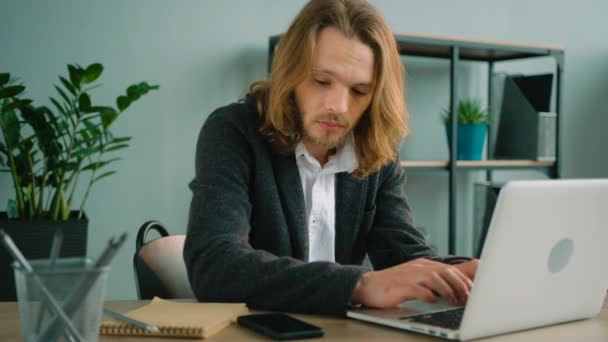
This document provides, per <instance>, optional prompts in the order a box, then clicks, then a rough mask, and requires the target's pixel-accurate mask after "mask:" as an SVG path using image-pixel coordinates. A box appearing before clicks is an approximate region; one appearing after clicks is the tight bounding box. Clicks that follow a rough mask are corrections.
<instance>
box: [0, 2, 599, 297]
mask: <svg viewBox="0 0 608 342" xmlns="http://www.w3.org/2000/svg"><path fill="white" fill-rule="evenodd" d="M372 2H373V3H374V4H375V5H376V6H377V7H378V8H379V9H380V10H381V11H382V12H383V13H384V14H385V15H386V17H387V20H388V21H389V23H390V25H391V26H392V28H393V29H394V31H399V32H421V33H429V34H441V35H453V36H465V37H470V38H479V39H489V40H508V41H521V42H529V43H541V44H550V45H561V46H563V47H564V48H565V49H566V69H565V70H566V73H565V88H564V96H565V98H564V127H565V131H564V134H563V137H564V140H563V148H564V150H563V151H564V164H563V166H564V168H563V171H564V175H565V176H566V177H607V176H608V157H607V156H606V153H605V152H604V149H603V147H604V146H605V143H603V136H604V134H603V133H604V132H603V131H604V129H605V128H606V127H607V123H608V116H607V115H606V114H608V113H607V110H606V108H608V99H607V97H606V96H605V94H604V93H605V89H606V88H608V62H607V61H608V44H606V43H607V41H606V38H605V36H604V34H605V25H604V24H602V22H603V19H604V15H605V13H608V3H607V2H605V1H602V0H595V1H594V0H581V1H578V2H577V4H574V3H573V2H572V1H567V0H559V1H550V0H542V1H541V0H539V1H534V2H532V1H523V0H517V1H498V0H462V1H441V0H376V1H372ZM303 3H304V1H303V0H299V1H284V0H255V1H250V0H240V1H239V0H228V1H225V0H224V1H210V0H209V1H205V0H200V1H194V0H190V1H179V2H170V1H161V0H131V1H121V0H106V1H77V0H57V1H52V2H51V1H33V0H25V1H18V0H5V1H2V2H1V3H0V46H1V48H0V71H9V72H11V73H12V74H13V75H15V76H19V77H20V78H21V79H22V81H23V82H24V83H25V84H26V85H27V86H28V89H29V93H28V96H30V97H31V98H33V99H36V100H38V101H39V103H40V104H44V103H48V100H47V98H48V96H49V95H51V93H52V84H53V83H55V82H57V75H58V74H60V73H61V74H65V73H66V69H65V65H66V64H67V63H75V62H76V63H80V64H81V65H86V64H89V63H92V62H101V63H102V64H103V65H104V66H105V68H106V71H105V72H104V75H102V82H103V87H102V88H100V89H98V90H97V91H96V92H95V93H94V99H97V100H98V101H99V102H102V103H103V102H108V101H112V99H113V98H114V97H115V96H116V95H118V94H119V93H121V92H123V91H124V89H125V88H126V87H127V86H128V85H129V84H131V83H133V82H138V81H141V80H146V81H149V82H152V83H158V84H160V85H161V89H160V90H159V91H157V92H153V93H151V94H149V95H147V96H145V97H144V98H143V99H142V100H140V102H139V103H136V104H135V105H134V106H133V107H131V108H129V110H128V111H127V113H126V115H125V116H124V117H122V118H121V119H120V121H119V122H117V123H116V124H115V126H114V130H115V133H116V134H118V135H131V136H133V141H132V146H131V148H130V149H129V150H127V151H126V152H125V153H123V155H122V156H123V157H124V160H123V161H121V162H120V163H119V164H117V168H118V171H119V173H118V174H117V175H115V176H113V177H111V178H108V179H106V180H105V181H104V182H103V183H100V184H99V186H97V187H96V188H94V189H93V194H92V196H91V198H90V200H89V203H88V206H87V213H88V215H89V218H90V238H89V252H90V254H91V255H92V256H96V255H98V253H99V252H100V251H101V248H102V247H103V245H104V244H105V242H106V240H107V239H108V238H109V237H110V236H112V235H116V234H118V233H120V232H123V231H129V232H130V238H129V241H128V243H127V245H126V246H125V248H123V250H122V251H121V253H120V254H119V255H118V257H117V259H116V260H115V262H114V263H113V270H112V273H111V275H110V279H109V284H108V294H107V297H108V298H109V299H123V298H134V297H135V289H134V284H133V275H132V273H133V272H132V265H131V259H132V256H133V251H134V238H135V232H136V229H137V228H138V227H139V225H140V224H141V223H143V222H144V221H145V220H147V219H152V218H155V219H159V220H161V221H162V222H164V223H165V224H166V225H167V226H168V227H170V229H171V231H172V233H183V232H185V226H186V222H187V212H188V206H189V200H190V192H189V190H188V188H187V184H188V182H189V181H190V179H191V178H192V176H193V161H194V146H195V142H196V138H197V134H198V130H199V128H200V126H201V124H202V123H203V121H204V120H205V118H206V117H207V115H208V114H209V113H210V112H211V111H212V110H213V109H214V108H216V107H218V106H221V105H223V104H226V103H228V102H231V101H233V100H236V99H237V98H239V97H240V96H242V95H243V94H244V92H245V90H246V88H247V86H248V84H249V83H250V82H251V81H253V80H255V79H259V78H263V77H264V76H265V74H266V60H267V56H266V54H267V49H268V45H267V44H268V37H269V36H270V35H272V34H276V33H280V32H283V31H284V30H285V29H286V28H287V25H288V24H289V22H290V20H291V18H292V17H293V16H294V15H295V14H296V13H297V11H298V10H299V8H300V7H301V5H302V4H303ZM405 63H406V66H407V67H408V68H410V69H411V72H410V73H409V76H408V81H409V84H408V87H409V92H408V101H409V102H410V108H411V110H412V115H413V116H417V117H423V116H435V115H437V113H438V111H440V110H441V108H443V107H445V106H446V105H447V92H448V90H447V89H448V88H447V87H448V83H447V77H446V76H447V75H445V74H444V70H446V67H445V66H442V65H437V64H436V63H434V62H424V61H422V62H421V61H415V60H414V59H411V61H410V60H409V59H408V58H406V59H405ZM477 68H478V67H476V66H465V67H464V68H463V71H462V73H463V75H465V76H466V77H465V79H467V80H470V82H471V84H469V86H470V87H471V88H470V90H469V91H470V92H472V93H473V94H483V93H484V90H483V88H482V86H480V85H479V84H480V82H479V81H478V78H479V75H483V70H481V71H479V70H478V69H477ZM481 77H483V76H481ZM414 124H415V126H414V129H417V126H419V125H428V127H430V129H429V130H428V131H427V130H426V128H424V129H423V127H420V130H419V131H415V132H414V134H415V135H416V134H419V135H425V136H427V138H428V139H430V140H429V141H433V142H434V143H433V145H434V146H432V148H429V149H428V152H429V155H431V157H433V155H437V156H441V155H444V157H445V156H447V147H445V145H444V144H443V142H444V141H445V137H444V136H443V131H442V129H441V127H440V126H433V125H432V121H431V122H430V123H429V122H428V121H425V120H422V121H421V123H417V122H415V123H414ZM427 138H424V139H423V140H422V141H421V142H420V143H418V142H417V144H418V146H419V148H416V149H414V151H417V153H420V151H424V152H426V151H427V150H426V149H427V148H428V146H426V145H431V144H427V143H425V142H424V140H426V139H427ZM412 144H414V143H413V142H412ZM412 153H415V152H412ZM461 177H462V178H469V177H473V178H475V177H477V176H475V175H462V176H461ZM409 179H410V181H409V184H408V192H409V195H410V199H411V201H412V203H413V207H414V209H415V213H416V216H417V220H418V222H419V224H420V225H421V226H424V227H425V228H427V229H428V230H430V234H431V238H432V239H433V241H434V243H436V244H437V245H438V247H440V249H441V250H443V251H445V248H446V246H447V245H446V240H445V224H446V223H447V205H446V204H447V201H446V198H447V195H446V189H447V176H446V175H445V174H444V173H441V172H439V173H412V174H410V178H409ZM10 196H12V189H11V185H10V181H9V179H8V177H6V176H5V175H0V210H2V209H3V207H4V206H5V203H6V200H7V198H8V197H10ZM462 210H464V211H466V212H468V208H463V209H462ZM437 213H440V215H437ZM443 213H445V215H441V214H443ZM444 217H445V218H446V219H445V220H444V219H443V218H444ZM463 223H464V224H466V223H467V221H466V220H465V221H463ZM463 229H464V228H463ZM459 247H460V248H462V249H463V250H464V249H466V248H467V245H466V242H461V243H460V244H459Z"/></svg>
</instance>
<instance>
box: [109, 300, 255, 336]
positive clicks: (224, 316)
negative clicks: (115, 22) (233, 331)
mask: <svg viewBox="0 0 608 342" xmlns="http://www.w3.org/2000/svg"><path fill="white" fill-rule="evenodd" d="M247 311H248V310H247V307H246V306H245V304H243V303H191V302H174V301H168V300H164V299H160V298H158V297H154V299H152V301H151V302H150V303H149V304H148V305H145V306H143V307H141V308H139V309H136V310H133V311H129V312H127V313H125V314H124V315H125V316H128V317H131V318H134V319H136V320H139V321H142V322H145V323H148V324H153V325H155V326H157V327H158V329H159V332H150V331H146V330H144V329H142V328H138V327H136V326H133V325H131V324H128V323H124V322H122V321H119V320H117V319H113V318H112V319H108V320H104V321H103V322H102V323H101V326H100V327H99V333H100V334H101V335H117V336H150V337H153V336H155V337H177V338H196V339H204V338H207V337H209V336H211V335H213V334H215V333H217V332H219V331H220V330H222V329H223V328H225V327H226V326H228V325H229V324H230V323H232V322H234V321H235V320H236V317H237V316H239V315H241V314H244V313H247Z"/></svg>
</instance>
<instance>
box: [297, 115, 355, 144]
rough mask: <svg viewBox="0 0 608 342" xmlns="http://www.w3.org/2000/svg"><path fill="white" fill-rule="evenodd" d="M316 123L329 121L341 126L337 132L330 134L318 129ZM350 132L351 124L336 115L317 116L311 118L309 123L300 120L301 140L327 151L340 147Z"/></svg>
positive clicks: (330, 132) (327, 131)
mask: <svg viewBox="0 0 608 342" xmlns="http://www.w3.org/2000/svg"><path fill="white" fill-rule="evenodd" d="M318 121H330V122H335V123H337V124H339V125H340V126H342V127H341V128H340V129H339V130H337V131H335V132H332V131H329V130H324V129H322V128H320V127H319V126H318V124H317V122H318ZM351 130H352V123H350V122H349V121H348V120H347V119H346V118H344V117H343V116H342V115H337V114H319V115H316V116H314V117H312V118H311V119H310V120H309V121H307V122H304V120H303V119H302V137H303V139H305V140H307V141H309V142H311V143H313V144H315V145H319V146H322V147H325V148H328V149H332V148H336V147H338V146H340V145H341V144H342V143H343V142H344V140H345V139H346V137H347V136H348V134H349V133H350V131H351Z"/></svg>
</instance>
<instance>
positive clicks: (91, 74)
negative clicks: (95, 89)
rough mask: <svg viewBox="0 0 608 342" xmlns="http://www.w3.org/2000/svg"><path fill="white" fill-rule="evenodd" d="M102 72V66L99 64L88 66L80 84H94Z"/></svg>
mask: <svg viewBox="0 0 608 342" xmlns="http://www.w3.org/2000/svg"><path fill="white" fill-rule="evenodd" d="M102 72H103V66H102V65H101V64H99V63H94V64H91V65H89V66H88V67H87V68H86V70H85V71H84V74H83V75H82V83H84V84H88V83H92V82H95V80H97V78H99V75H101V73H102Z"/></svg>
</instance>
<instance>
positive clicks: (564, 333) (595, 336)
mask: <svg viewBox="0 0 608 342" xmlns="http://www.w3.org/2000/svg"><path fill="white" fill-rule="evenodd" d="M145 303H147V301H109V302H106V307H108V308H110V309H114V310H116V311H121V312H124V311H128V310H131V309H134V308H137V307H139V306H141V305H143V304H145ZM497 313H498V314H499V312H497ZM294 316H295V317H298V318H301V319H303V320H306V321H308V322H310V323H312V324H315V325H318V326H320V327H322V328H323V330H325V337H324V338H323V339H321V340H318V341H326V342H330V341H349V342H352V341H372V340H373V341H380V342H382V341H400V342H406V341H434V342H438V341H442V340H440V339H438V338H433V337H427V336H423V335H417V334H413V333H409V332H405V331H402V330H396V329H391V328H386V327H382V326H378V325H374V324H368V323H364V322H359V321H355V320H351V319H341V318H332V317H323V316H312V315H297V314H295V315H294ZM19 330H20V327H19V313H18V309H17V303H16V302H0V341H3V342H5V341H6V342H8V341H21V336H20V333H19ZM100 341H146V342H154V341H176V339H161V338H150V337H145V338H134V337H130V338H125V337H109V336H100ZM207 341H270V339H267V338H264V337H261V336H258V335H256V334H255V333H253V332H251V331H249V330H247V329H245V328H243V327H240V326H238V325H236V324H233V325H230V326H229V327H228V328H226V329H224V330H222V331H220V332H219V333H218V334H216V335H214V336H212V337H211V338H209V339H208V340H207ZM309 341H314V340H309ZM479 341H492V342H503V341H569V342H570V341H585V342H587V341H604V342H605V341H608V297H607V298H606V300H605V301H604V307H603V309H602V311H601V312H600V314H599V315H598V316H597V317H595V318H593V319H587V320H582V321H577V322H572V323H564V324H559V325H554V326H550V327H546V328H540V329H532V330H528V331H524V332H518V333H513V334H507V335H501V336H496V337H492V338H488V339H483V340H479Z"/></svg>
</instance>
